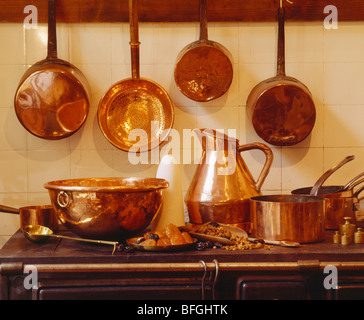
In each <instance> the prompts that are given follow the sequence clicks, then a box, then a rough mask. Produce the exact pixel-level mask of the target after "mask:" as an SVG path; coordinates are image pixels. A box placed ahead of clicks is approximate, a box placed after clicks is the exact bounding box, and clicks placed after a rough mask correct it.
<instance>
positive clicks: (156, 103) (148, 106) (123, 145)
mask: <svg viewBox="0 0 364 320" xmlns="http://www.w3.org/2000/svg"><path fill="white" fill-rule="evenodd" d="M129 20H130V47H131V65H132V78H129V79H125V80H122V81H119V82H117V83H116V84H114V85H113V86H112V87H111V88H110V89H109V90H108V91H107V92H106V93H105V95H104V96H103V98H102V99H101V101H100V103H99V107H98V122H99V127H100V129H101V131H102V133H103V134H104V136H105V137H106V139H107V140H108V141H109V142H110V143H112V144H113V145H114V146H115V147H117V148H119V149H121V150H123V151H130V152H140V151H148V150H151V149H153V148H155V147H158V146H159V145H160V144H161V143H162V142H163V141H164V140H166V139H167V138H168V135H169V133H170V131H171V129H172V126H173V122H174V109H173V103H172V101H171V99H170V97H169V96H168V93H167V92H166V91H165V90H164V89H163V88H162V87H161V86H159V85H158V84H157V83H155V82H153V81H151V80H148V79H144V78H140V74H139V73H140V72H139V44H140V42H139V32H138V8H137V0H129ZM133 130H135V131H134V132H133ZM130 134H132V135H133V137H129V135H130ZM138 136H139V138H138Z"/></svg>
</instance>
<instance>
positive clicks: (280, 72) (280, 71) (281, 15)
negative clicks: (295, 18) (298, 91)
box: [277, 7, 286, 76]
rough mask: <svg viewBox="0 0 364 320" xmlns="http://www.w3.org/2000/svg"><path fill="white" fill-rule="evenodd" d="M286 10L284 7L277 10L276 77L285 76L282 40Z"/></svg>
mask: <svg viewBox="0 0 364 320" xmlns="http://www.w3.org/2000/svg"><path fill="white" fill-rule="evenodd" d="M285 15H286V10H285V8H284V7H282V8H278V48H277V55H278V56H277V76H285V75H286V64H285V39H284V19H285Z"/></svg>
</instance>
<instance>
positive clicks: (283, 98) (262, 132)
mask: <svg viewBox="0 0 364 320" xmlns="http://www.w3.org/2000/svg"><path fill="white" fill-rule="evenodd" d="M284 19H285V9H284V8H283V7H281V8H279V9H278V61H277V75H276V76H275V77H272V78H269V79H267V80H265V81H263V82H261V83H259V84H258V85H256V86H255V87H254V88H253V90H252V91H251V92H250V94H249V96H248V99H247V102H246V106H247V113H248V116H249V117H250V118H251V120H252V123H253V126H254V129H255V131H256V132H257V134H258V135H259V137H260V138H262V139H263V140H264V141H266V142H268V143H269V144H272V145H276V146H290V145H294V144H297V143H299V142H301V141H302V140H304V139H305V138H306V137H307V136H308V135H309V134H310V132H311V131H312V129H313V126H314V124H315V121H316V109H315V104H314V102H313V100H312V96H311V93H310V91H309V89H308V88H307V87H306V86H305V85H304V84H303V83H301V82H300V81H298V80H297V79H295V78H292V77H289V76H286V73H285V53H284V51H285V48H284Z"/></svg>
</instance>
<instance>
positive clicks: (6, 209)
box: [0, 204, 19, 214]
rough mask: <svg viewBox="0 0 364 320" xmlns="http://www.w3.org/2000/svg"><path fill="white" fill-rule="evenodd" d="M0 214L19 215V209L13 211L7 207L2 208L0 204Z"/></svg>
mask: <svg viewBox="0 0 364 320" xmlns="http://www.w3.org/2000/svg"><path fill="white" fill-rule="evenodd" d="M0 212H7V213H15V214H19V209H15V208H12V207H8V206H3V205H2V204H0Z"/></svg>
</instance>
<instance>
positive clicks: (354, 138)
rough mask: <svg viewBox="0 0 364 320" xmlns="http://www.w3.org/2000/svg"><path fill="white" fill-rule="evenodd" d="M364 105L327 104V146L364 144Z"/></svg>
mask: <svg viewBox="0 0 364 320" xmlns="http://www.w3.org/2000/svg"><path fill="white" fill-rule="evenodd" d="M363 117H364V102H363V105H326V106H325V108H324V129H323V133H324V145H325V147H361V146H363V145H364V127H363V122H362V119H363Z"/></svg>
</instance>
